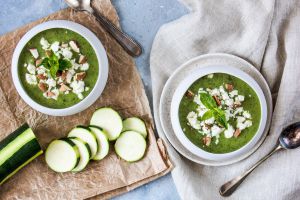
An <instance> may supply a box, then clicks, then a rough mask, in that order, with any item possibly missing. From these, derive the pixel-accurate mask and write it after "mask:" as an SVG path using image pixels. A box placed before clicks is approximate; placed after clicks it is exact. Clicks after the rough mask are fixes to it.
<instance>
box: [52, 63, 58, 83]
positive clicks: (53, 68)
mask: <svg viewBox="0 0 300 200" xmlns="http://www.w3.org/2000/svg"><path fill="white" fill-rule="evenodd" d="M58 69H59V65H58V64H57V65H52V66H51V68H50V74H51V76H52V78H53V79H54V78H55V77H56V73H57V71H58Z"/></svg>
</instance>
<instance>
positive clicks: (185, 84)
mask: <svg viewBox="0 0 300 200" xmlns="http://www.w3.org/2000/svg"><path fill="white" fill-rule="evenodd" d="M212 73H225V74H229V75H231V76H235V77H237V78H239V79H241V80H242V81H244V82H245V83H247V84H248V85H249V86H250V87H251V88H252V89H253V90H254V91H255V93H256V94H257V96H258V99H259V101H260V106H261V119H260V124H259V128H258V130H257V131H256V133H255V135H254V136H253V137H252V139H251V140H250V141H248V143H247V144H245V145H244V146H242V147H241V148H239V149H237V150H235V151H233V152H229V153H223V154H217V153H210V152H207V151H204V150H202V149H201V148H199V147H198V146H196V145H195V144H194V143H193V142H191V141H190V140H189V139H188V138H187V137H186V135H185V134H184V132H183V130H182V128H181V125H180V121H179V116H178V112H179V105H180V102H181V100H182V97H183V96H184V94H185V92H186V91H187V89H188V88H189V87H190V86H191V85H192V84H193V83H194V82H195V81H196V80H198V79H200V78H202V77H204V76H206V75H208V74H212ZM170 112H171V124H172V127H173V129H174V132H175V135H176V137H177V138H178V140H179V141H180V142H181V144H182V145H183V146H184V147H185V148H187V150H189V151H190V152H191V153H193V154H195V155H197V156H199V157H202V158H205V159H207V160H214V161H222V160H227V159H231V158H234V157H236V156H239V155H241V154H244V153H247V151H250V150H251V149H252V148H253V147H254V146H255V144H256V143H257V142H259V140H260V138H261V136H262V135H263V132H264V128H265V126H266V122H267V114H268V113H267V103H266V99H265V96H264V93H263V91H262V89H261V88H260V86H259V85H258V83H257V82H256V81H255V80H254V79H253V78H252V77H251V76H250V75H248V74H246V73H245V72H243V71H242V70H240V69H237V68H235V67H231V66H228V65H210V66H206V67H203V68H199V69H197V70H194V72H193V73H191V74H190V75H189V76H187V77H186V78H185V79H183V80H182V81H181V82H180V83H179V85H178V87H177V88H176V90H175V92H174V94H173V97H172V102H171V111H170Z"/></svg>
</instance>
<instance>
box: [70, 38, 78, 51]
mask: <svg viewBox="0 0 300 200" xmlns="http://www.w3.org/2000/svg"><path fill="white" fill-rule="evenodd" d="M69 45H70V47H71V49H72V50H73V51H75V52H76V53H79V52H80V51H79V47H78V45H77V44H76V42H75V41H73V40H71V41H70V42H69Z"/></svg>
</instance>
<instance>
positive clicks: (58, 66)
mask: <svg viewBox="0 0 300 200" xmlns="http://www.w3.org/2000/svg"><path fill="white" fill-rule="evenodd" d="M41 65H43V66H44V67H45V68H47V69H49V70H50V74H51V77H52V78H53V79H54V78H56V73H57V72H58V71H63V70H66V69H69V68H71V67H72V64H71V62H70V61H69V60H66V59H63V58H58V57H57V56H56V55H55V54H54V52H53V51H51V53H50V55H49V54H48V56H47V57H45V58H44V59H43V60H42V62H41V63H40V64H39V65H38V66H41Z"/></svg>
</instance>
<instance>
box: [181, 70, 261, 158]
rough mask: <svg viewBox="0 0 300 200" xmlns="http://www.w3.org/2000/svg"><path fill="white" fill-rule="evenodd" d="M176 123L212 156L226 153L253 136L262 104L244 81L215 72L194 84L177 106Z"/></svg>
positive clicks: (256, 128) (240, 145)
mask: <svg viewBox="0 0 300 200" xmlns="http://www.w3.org/2000/svg"><path fill="white" fill-rule="evenodd" d="M179 120H180V125H181V128H182V130H183V132H184V134H185V135H186V137H187V138H188V139H189V140H190V141H191V142H192V143H194V144H195V145H196V146H198V147H199V148H201V149H203V150H205V151H207V152H211V153H217V154H222V153H229V152H233V151H235V150H238V149H240V148H241V147H243V146H244V145H246V144H247V143H248V142H249V141H250V140H251V139H252V138H253V136H254V135H255V134H256V132H257V130H258V128H259V124H260V120H261V105H260V102H259V99H258V96H257V94H256V93H255V91H254V90H253V89H252V88H251V87H250V86H249V85H248V84H247V83H245V82H244V81H242V80H240V79H239V78H237V77H235V76H231V75H229V74H225V73H214V74H209V75H207V76H204V77H202V78H200V79H198V80H197V81H195V82H194V83H193V84H192V85H191V86H190V88H189V89H188V90H187V91H186V94H185V95H184V96H183V98H182V100H181V102H180V106H179Z"/></svg>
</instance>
